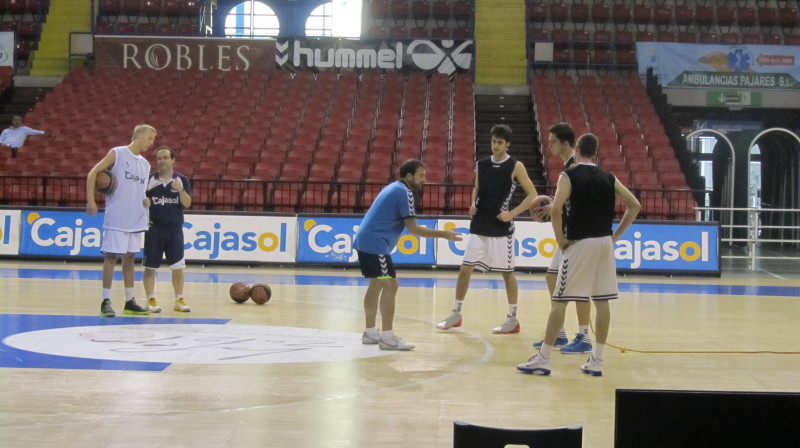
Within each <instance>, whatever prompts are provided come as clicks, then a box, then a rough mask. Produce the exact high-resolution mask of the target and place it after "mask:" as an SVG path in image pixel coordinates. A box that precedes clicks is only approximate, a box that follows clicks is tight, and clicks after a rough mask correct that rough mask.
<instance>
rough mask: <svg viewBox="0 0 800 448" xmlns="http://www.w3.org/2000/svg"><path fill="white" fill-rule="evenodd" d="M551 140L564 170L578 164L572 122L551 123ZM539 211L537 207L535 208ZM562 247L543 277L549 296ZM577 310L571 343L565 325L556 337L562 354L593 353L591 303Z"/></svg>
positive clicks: (537, 345)
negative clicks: (590, 327) (576, 319)
mask: <svg viewBox="0 0 800 448" xmlns="http://www.w3.org/2000/svg"><path fill="white" fill-rule="evenodd" d="M548 131H549V135H548V143H549V144H550V151H551V152H552V153H553V155H555V156H557V157H559V158H561V160H563V161H564V170H566V169H568V168H571V167H572V166H573V165H575V151H574V149H573V147H574V146H575V130H573V129H572V126H570V125H569V123H558V124H554V125H553V126H550V129H548ZM538 209H543V210H544V212H545V213H547V214H548V215H550V214H552V210H553V204H547V205H543V206H541V207H539V208H538ZM535 210H537V209H535ZM561 256H562V252H561V248H556V252H555V254H553V259H552V260H551V261H550V267H548V268H547V273H546V274H545V276H544V279H545V281H546V282H547V289H548V290H549V291H550V297H553V292H555V289H556V278H557V275H558V267H559V266H561ZM575 311H576V312H577V314H578V333H577V334H576V335H575V339H573V340H572V342H569V339H567V332H566V330H565V328H564V327H563V326H562V327H561V330H560V331H559V332H558V337H556V343H555V345H554V346H553V347H554V348H559V347H560V348H561V353H566V354H581V353H590V352H591V351H592V339H591V335H589V326H590V322H591V304H590V303H589V302H575ZM543 343H544V339H542V340H541V341H539V342H535V343H534V344H533V347H534V348H542V344H543Z"/></svg>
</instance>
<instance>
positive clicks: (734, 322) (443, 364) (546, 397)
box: [0, 260, 800, 448]
mask: <svg viewBox="0 0 800 448" xmlns="http://www.w3.org/2000/svg"><path fill="white" fill-rule="evenodd" d="M778 266H779V267H780V268H775V269H771V270H767V271H757V272H755V273H750V272H749V271H746V270H741V269H734V268H731V269H726V271H725V274H724V275H723V277H722V278H720V279H715V278H698V277H675V278H666V277H658V276H646V277H619V283H620V293H621V294H620V295H621V300H618V301H616V302H615V303H613V304H612V326H611V333H610V336H609V342H610V343H611V344H613V345H615V346H616V347H618V348H615V347H608V348H607V349H606V354H605V365H604V374H603V376H602V377H599V378H595V377H590V376H588V375H584V374H582V373H581V372H580V371H579V370H578V367H579V366H580V365H581V364H582V363H583V362H584V361H585V355H561V354H558V353H554V354H553V358H552V364H553V373H552V375H551V376H549V377H539V376H531V375H525V374H522V373H520V372H518V371H517V370H516V369H515V366H516V364H518V363H521V362H523V361H525V360H527V358H528V357H530V356H531V355H532V354H533V353H534V351H533V349H532V347H531V343H533V342H536V341H538V340H539V339H540V336H541V334H542V332H543V330H544V326H545V322H546V319H547V313H548V310H549V302H548V295H547V290H546V286H545V283H544V276H543V274H527V273H518V275H517V278H518V280H519V285H520V308H519V319H520V322H521V327H522V331H521V332H520V333H519V334H515V335H494V334H492V332H491V330H492V328H493V327H494V326H496V325H498V324H499V323H500V322H502V321H503V319H504V317H505V313H506V310H507V307H506V299H505V291H504V289H503V282H502V279H501V278H500V276H499V275H491V274H488V275H478V274H476V275H475V276H474V277H473V281H472V284H471V288H470V291H469V293H468V296H467V300H466V303H465V305H464V310H463V315H464V324H463V326H462V327H461V328H460V329H455V330H450V331H440V330H438V329H437V328H436V327H435V324H436V322H438V321H439V320H441V319H443V318H444V317H445V316H446V315H447V313H448V312H449V310H450V308H451V307H452V305H453V295H454V288H455V278H456V272H455V271H417V270H404V271H401V272H400V274H399V275H400V284H401V288H400V291H399V293H398V305H397V317H396V319H395V332H396V333H397V334H398V335H399V336H401V337H403V338H404V339H405V340H406V341H408V342H412V343H414V344H416V345H417V347H416V349H415V350H414V351H412V352H400V353H396V352H381V351H380V350H379V349H378V348H377V347H376V346H363V345H362V344H361V341H360V335H361V332H362V331H363V311H362V299H363V294H364V292H365V290H366V282H365V281H364V280H363V279H362V278H361V276H360V273H359V272H358V270H341V269H317V270H311V269H292V268H272V267H270V268H261V267H259V268H248V267H198V266H192V267H189V268H187V272H186V280H187V282H186V293H187V294H186V297H187V303H188V304H189V305H190V306H191V307H192V311H191V313H189V314H183V313H178V312H174V311H172V306H171V304H172V299H171V297H170V296H171V294H172V291H171V285H170V283H169V273H168V272H167V271H166V270H162V271H161V272H159V277H158V290H159V291H160V294H159V297H160V299H159V302H160V304H161V305H162V307H163V308H164V311H163V312H162V313H160V314H158V315H152V316H150V317H126V316H123V314H122V305H123V292H122V291H123V290H122V281H121V276H120V274H119V269H118V270H117V275H118V278H117V280H116V281H115V283H114V289H113V292H112V302H113V305H114V307H115V309H116V310H117V317H115V318H111V319H109V318H101V317H99V316H98V311H99V305H100V269H101V263H100V262H97V263H87V264H84V263H69V264H64V263H49V262H47V263H46V262H19V261H16V260H14V261H11V260H4V261H0V297H2V299H0V317H2V333H3V343H2V345H0V355H2V356H1V357H0V362H2V364H0V365H2V367H0V403H2V404H0V422H1V423H0V440H2V441H3V442H2V445H3V446H8V447H12V446H13V447H34V446H35V447H38V446H43V445H45V444H47V445H51V444H56V446H59V447H73V446H74V447H78V446H80V447H85V446H149V447H161V446H164V447H166V446H204V447H253V446H268V447H351V446H352V447H379V446H391V447H414V448H418V447H448V446H452V437H453V436H452V431H453V421H454V420H462V421H466V422H471V423H476V424H481V425H488V426H502V427H511V428H549V427H556V426H569V425H582V426H583V427H584V446H586V447H595V448H611V447H612V446H613V445H614V391H615V389H617V388H648V389H696V390H736V391H739V390H741V391H793V392H797V391H800V373H798V372H800V370H798V367H800V339H798V338H797V337H796V336H795V334H796V329H797V323H798V320H800V300H798V297H800V269H798V267H797V265H796V264H795V265H791V266H787V265H786V263H783V265H780V264H779V265H778ZM140 279H141V272H140V268H137V284H136V291H137V294H138V295H137V297H142V298H143V295H144V289H143V287H142V285H141V281H140ZM237 281H244V282H248V283H254V282H256V281H260V282H264V283H268V284H269V285H271V287H272V291H273V297H272V300H271V301H270V302H269V303H267V304H266V305H263V306H259V305H255V304H254V303H252V302H247V303H245V304H235V303H234V302H233V301H232V300H231V299H230V298H229V297H228V288H229V286H230V285H231V284H232V283H234V282H237ZM139 300H140V301H141V300H142V299H141V298H140V299H139ZM573 310H574V307H573V306H572V305H570V306H569V308H568V310H567V331H569V332H574V331H576V329H577V327H576V325H577V324H576V319H575V313H574V311H573ZM164 328H166V329H167V330H166V331H161V329H164Z"/></svg>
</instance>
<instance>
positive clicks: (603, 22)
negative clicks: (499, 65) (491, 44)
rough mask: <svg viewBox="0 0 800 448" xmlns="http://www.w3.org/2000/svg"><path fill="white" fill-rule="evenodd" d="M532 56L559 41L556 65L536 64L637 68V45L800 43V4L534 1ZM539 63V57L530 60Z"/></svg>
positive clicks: (759, 0)
mask: <svg viewBox="0 0 800 448" xmlns="http://www.w3.org/2000/svg"><path fill="white" fill-rule="evenodd" d="M527 8H528V40H529V41H530V42H531V46H530V51H531V56H532V55H533V51H534V48H535V45H534V43H535V42H536V41H545V42H553V43H554V48H553V61H552V62H543V61H538V62H535V63H534V66H535V67H536V66H556V67H559V66H581V67H583V66H587V64H588V66H590V67H591V66H595V67H610V66H630V67H632V66H634V65H635V63H636V59H635V54H634V52H635V46H634V45H633V43H634V42H635V41H659V42H683V43H722V44H767V45H783V44H786V45H797V43H798V42H799V41H800V37H798V36H799V35H800V30H797V26H796V25H797V22H798V13H797V8H798V7H797V4H796V2H786V1H782V0H740V1H736V2H734V1H723V2H707V1H701V2H686V1H674V2H671V1H663V0H593V1H579V2H566V1H564V0H528V5H527ZM530 60H531V61H533V60H534V59H533V57H531V59H530Z"/></svg>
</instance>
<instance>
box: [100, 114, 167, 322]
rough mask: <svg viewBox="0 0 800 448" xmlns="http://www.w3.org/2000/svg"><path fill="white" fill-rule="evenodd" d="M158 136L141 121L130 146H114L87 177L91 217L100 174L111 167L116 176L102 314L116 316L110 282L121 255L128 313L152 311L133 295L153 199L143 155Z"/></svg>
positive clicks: (106, 229) (106, 232) (109, 201)
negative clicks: (136, 267)
mask: <svg viewBox="0 0 800 448" xmlns="http://www.w3.org/2000/svg"><path fill="white" fill-rule="evenodd" d="M155 138H156V130H155V128H153V127H152V126H149V125H146V124H140V125H138V126H136V128H134V130H133V138H132V139H131V143H130V144H129V145H128V146H117V147H115V148H112V149H111V150H110V151H109V152H108V154H107V155H106V156H105V157H104V158H103V160H101V161H100V162H98V163H97V165H95V166H94V168H92V170H91V171H89V175H88V176H87V177H86V198H87V200H86V211H87V212H88V213H89V215H90V216H94V215H95V214H96V213H97V203H96V202H95V200H94V190H95V183H96V181H97V174H98V173H100V172H101V171H104V170H109V171H111V173H112V174H113V176H114V178H115V179H116V183H117V186H116V189H114V191H113V192H112V193H110V194H108V195H107V196H106V210H105V216H104V219H103V244H102V247H101V249H100V250H101V251H102V252H103V253H104V254H105V260H104V261H103V301H102V303H101V304H100V315H101V316H104V317H114V316H115V313H114V309H113V308H112V307H111V283H112V280H113V278H114V266H115V265H116V264H117V259H118V258H119V257H120V255H121V256H122V279H123V282H124V284H125V314H149V313H150V311H149V309H148V308H147V307H141V306H139V305H138V304H137V303H136V299H134V297H133V275H134V263H133V262H134V258H135V257H136V254H137V253H138V252H139V250H141V248H142V239H143V235H144V232H145V231H146V230H147V221H148V218H149V214H148V208H149V207H150V200H149V199H148V198H147V178H148V176H149V175H150V163H149V162H148V161H147V159H145V158H144V157H142V155H141V154H142V153H143V152H145V151H147V150H148V149H149V148H150V147H151V146H153V142H154V141H155Z"/></svg>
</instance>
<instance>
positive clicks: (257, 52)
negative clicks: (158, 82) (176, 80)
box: [94, 36, 275, 72]
mask: <svg viewBox="0 0 800 448" xmlns="http://www.w3.org/2000/svg"><path fill="white" fill-rule="evenodd" d="M274 55H275V41H274V40H272V39H214V38H205V37H204V38H191V37H146V36H96V37H95V39H94V57H95V66H96V67H101V68H125V69H137V70H145V71H147V70H154V71H161V70H168V71H179V72H180V71H196V72H237V71H253V70H257V71H272V70H274V69H275V63H274V60H275V59H274Z"/></svg>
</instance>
